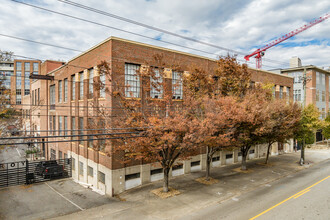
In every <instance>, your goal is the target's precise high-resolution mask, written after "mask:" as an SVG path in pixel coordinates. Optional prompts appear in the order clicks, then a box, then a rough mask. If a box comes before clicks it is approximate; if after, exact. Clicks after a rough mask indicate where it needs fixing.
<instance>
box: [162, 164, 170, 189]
mask: <svg viewBox="0 0 330 220" xmlns="http://www.w3.org/2000/svg"><path fill="white" fill-rule="evenodd" d="M163 170H164V171H163V172H164V184H163V192H168V174H169V172H170V168H164V169H163Z"/></svg>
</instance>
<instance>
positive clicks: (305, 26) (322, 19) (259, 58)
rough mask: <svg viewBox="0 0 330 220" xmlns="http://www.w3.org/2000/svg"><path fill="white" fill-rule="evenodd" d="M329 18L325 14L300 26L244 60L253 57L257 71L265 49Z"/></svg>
mask: <svg viewBox="0 0 330 220" xmlns="http://www.w3.org/2000/svg"><path fill="white" fill-rule="evenodd" d="M329 17H330V15H329V14H326V15H324V16H322V17H319V18H317V19H315V20H314V21H312V22H309V23H308V24H305V25H304V26H302V27H300V28H298V29H296V30H294V31H291V32H289V33H288V34H286V35H283V36H282V37H280V38H278V39H276V40H274V41H272V42H270V43H269V44H267V45H265V46H263V47H261V48H259V49H257V50H256V51H254V52H253V53H251V54H249V55H246V56H245V57H244V58H245V60H247V61H249V60H250V57H253V56H255V57H254V58H256V66H257V69H260V68H261V66H262V60H261V58H262V56H263V55H265V51H266V50H267V49H269V48H271V47H273V46H275V45H277V44H279V43H281V42H283V41H285V40H287V39H289V38H291V37H293V36H295V35H297V34H299V33H300V32H303V31H304V30H307V29H308V28H310V27H313V26H314V25H316V24H318V23H320V22H322V21H324V20H326V19H328V18H329Z"/></svg>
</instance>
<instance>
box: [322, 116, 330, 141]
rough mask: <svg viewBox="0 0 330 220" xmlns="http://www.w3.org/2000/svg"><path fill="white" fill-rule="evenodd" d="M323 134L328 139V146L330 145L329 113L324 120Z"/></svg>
mask: <svg viewBox="0 0 330 220" xmlns="http://www.w3.org/2000/svg"><path fill="white" fill-rule="evenodd" d="M322 134H323V136H324V138H325V139H327V146H329V138H330V114H329V113H328V115H327V117H326V118H325V120H324V126H323V128H322Z"/></svg>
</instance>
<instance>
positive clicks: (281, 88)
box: [280, 86, 283, 99]
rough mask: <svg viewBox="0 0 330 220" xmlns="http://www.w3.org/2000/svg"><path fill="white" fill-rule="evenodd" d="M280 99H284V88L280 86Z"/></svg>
mask: <svg viewBox="0 0 330 220" xmlns="http://www.w3.org/2000/svg"><path fill="white" fill-rule="evenodd" d="M280 99H283V86H280Z"/></svg>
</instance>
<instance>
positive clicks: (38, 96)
mask: <svg viewBox="0 0 330 220" xmlns="http://www.w3.org/2000/svg"><path fill="white" fill-rule="evenodd" d="M37 98H38V101H37V103H36V104H37V105H40V88H38V95H37Z"/></svg>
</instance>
